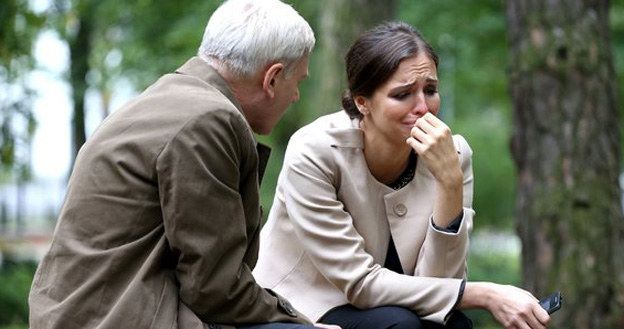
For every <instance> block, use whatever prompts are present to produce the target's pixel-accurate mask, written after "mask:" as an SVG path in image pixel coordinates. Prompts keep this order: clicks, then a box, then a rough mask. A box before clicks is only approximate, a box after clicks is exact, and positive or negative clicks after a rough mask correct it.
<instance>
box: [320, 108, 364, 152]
mask: <svg viewBox="0 0 624 329" xmlns="http://www.w3.org/2000/svg"><path fill="white" fill-rule="evenodd" d="M342 112H343V113H336V114H334V115H338V116H341V118H340V120H339V122H337V123H336V124H335V125H334V126H333V127H332V128H330V129H329V130H328V134H329V135H330V136H332V142H331V146H332V147H340V148H357V149H363V148H364V133H363V132H362V130H361V129H360V127H359V126H360V123H359V120H358V119H350V118H349V117H348V116H347V115H346V113H344V111H342Z"/></svg>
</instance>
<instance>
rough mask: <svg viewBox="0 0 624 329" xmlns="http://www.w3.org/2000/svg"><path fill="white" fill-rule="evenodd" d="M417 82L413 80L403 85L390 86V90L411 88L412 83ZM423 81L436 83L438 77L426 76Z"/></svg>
mask: <svg viewBox="0 0 624 329" xmlns="http://www.w3.org/2000/svg"><path fill="white" fill-rule="evenodd" d="M417 82H418V81H414V82H412V83H408V84H405V85H401V86H397V87H394V88H392V89H391V91H397V90H403V89H409V88H412V87H414V85H415V84H416V83H417ZM425 82H426V83H435V84H437V83H438V79H435V78H431V77H427V78H426V79H425Z"/></svg>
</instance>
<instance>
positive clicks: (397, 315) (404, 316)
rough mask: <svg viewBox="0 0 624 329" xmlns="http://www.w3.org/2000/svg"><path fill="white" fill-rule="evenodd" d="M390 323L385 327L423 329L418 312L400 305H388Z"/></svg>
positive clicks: (392, 328)
mask: <svg viewBox="0 0 624 329" xmlns="http://www.w3.org/2000/svg"><path fill="white" fill-rule="evenodd" d="M386 308H387V310H386V311H387V318H388V323H387V326H385V327H384V328H388V329H422V323H421V321H420V318H418V315H416V313H414V312H412V311H410V310H408V309H406V308H403V307H398V306H388V307H386Z"/></svg>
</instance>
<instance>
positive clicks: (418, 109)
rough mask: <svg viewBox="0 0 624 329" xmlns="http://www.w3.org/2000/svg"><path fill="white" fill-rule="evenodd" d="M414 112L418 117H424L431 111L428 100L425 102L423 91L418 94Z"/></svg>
mask: <svg viewBox="0 0 624 329" xmlns="http://www.w3.org/2000/svg"><path fill="white" fill-rule="evenodd" d="M412 112H413V113H414V114H416V115H417V116H418V117H422V116H423V115H425V114H427V112H429V108H427V102H425V95H423V94H422V93H418V95H417V96H416V104H414V108H412Z"/></svg>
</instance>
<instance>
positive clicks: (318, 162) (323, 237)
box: [253, 111, 474, 323]
mask: <svg viewBox="0 0 624 329" xmlns="http://www.w3.org/2000/svg"><path fill="white" fill-rule="evenodd" d="M454 142H455V147H456V149H457V150H458V153H459V161H460V162H461V168H462V170H463V173H464V195H463V197H464V217H463V219H462V223H461V226H460V228H459V231H458V233H447V232H443V231H439V230H436V229H435V228H434V227H433V226H432V221H431V215H432V212H433V204H434V198H435V187H436V182H435V180H434V177H433V176H432V174H431V172H430V171H429V170H428V169H427V167H426V166H425V165H424V163H422V162H418V164H417V168H416V175H415V177H414V179H413V180H412V182H411V183H409V184H408V185H407V186H405V187H404V188H402V189H400V190H398V191H395V190H393V189H391V188H389V187H387V186H386V185H384V184H382V183H380V182H378V181H377V180H376V179H375V178H374V177H373V176H372V174H371V173H370V171H369V170H368V167H367V165H366V161H365V159H364V156H363V135H362V131H361V130H360V129H358V128H357V122H355V121H352V120H350V119H349V118H348V116H347V115H346V114H345V113H344V111H341V112H338V113H334V114H331V115H327V116H324V117H321V118H319V119H318V120H316V121H315V122H313V123H311V124H310V125H308V126H306V127H304V128H302V129H300V130H299V131H297V132H296V133H295V134H294V135H293V136H292V138H291V140H290V142H289V144H288V148H287V150H286V155H285V160H284V166H283V168H282V171H281V173H280V176H279V180H278V187H277V192H276V196H275V200H274V202H273V207H272V209H271V212H270V215H269V219H268V221H267V223H266V224H265V226H264V228H263V230H262V232H261V238H260V241H261V243H260V254H259V261H258V264H257V266H256V268H255V270H254V272H253V274H254V276H255V277H256V279H257V280H258V282H259V283H260V284H261V285H263V286H265V287H268V288H271V289H273V290H275V291H276V292H278V293H279V294H281V295H283V296H285V297H286V298H288V299H289V300H290V301H291V302H292V303H293V305H294V306H295V308H297V309H299V310H300V311H302V312H303V313H304V314H305V315H306V316H308V317H310V318H311V319H318V318H319V317H320V316H322V315H323V314H324V313H325V312H327V311H328V310H329V309H331V308H333V307H335V306H339V305H343V304H353V305H354V306H356V307H358V308H372V307H377V306H382V305H400V306H404V307H407V308H410V309H412V310H413V311H415V312H416V313H417V314H419V315H420V316H421V317H422V318H423V319H426V320H430V321H435V322H438V323H443V322H444V321H445V319H446V317H447V315H448V314H449V312H450V311H451V310H452V309H453V307H454V305H455V304H456V302H457V299H458V294H459V290H460V286H461V283H462V280H463V279H464V278H465V277H466V254H467V251H468V234H469V232H470V231H471V228H472V218H473V216H474V211H473V210H472V189H473V183H472V181H473V176H472V167H471V154H472V151H471V149H470V147H469V146H468V144H467V143H466V141H465V140H464V138H462V137H461V136H459V135H456V136H454ZM390 234H392V237H393V239H394V242H395V244H396V247H397V252H398V254H399V258H400V260H401V265H402V267H403V271H404V273H405V275H400V274H397V273H395V272H393V271H391V270H388V269H386V268H384V267H383V266H382V265H383V264H384V262H385V258H386V253H387V250H388V243H389V238H390Z"/></svg>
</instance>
